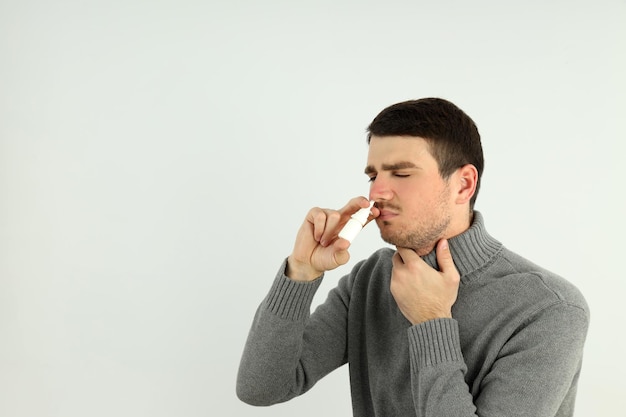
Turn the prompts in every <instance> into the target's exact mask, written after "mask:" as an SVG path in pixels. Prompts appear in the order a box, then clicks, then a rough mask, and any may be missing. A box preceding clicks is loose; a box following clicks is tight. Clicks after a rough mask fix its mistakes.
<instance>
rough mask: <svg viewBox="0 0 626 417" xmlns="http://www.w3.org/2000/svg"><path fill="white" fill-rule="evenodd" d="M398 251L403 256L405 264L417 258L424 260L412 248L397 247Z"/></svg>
mask: <svg viewBox="0 0 626 417" xmlns="http://www.w3.org/2000/svg"><path fill="white" fill-rule="evenodd" d="M396 252H397V253H398V254H399V255H400V258H402V262H403V263H405V264H408V263H411V262H415V261H417V260H420V261H421V260H422V258H420V257H419V255H418V254H417V252H415V251H414V250H413V249H411V248H403V247H396Z"/></svg>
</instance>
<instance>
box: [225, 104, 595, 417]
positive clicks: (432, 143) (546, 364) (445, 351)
mask: <svg viewBox="0 0 626 417" xmlns="http://www.w3.org/2000/svg"><path fill="white" fill-rule="evenodd" d="M368 130H369V134H368V142H369V153H368V161H367V167H366V168H365V173H366V174H367V175H368V176H369V178H370V182H371V186H370V187H371V188H370V195H369V200H373V201H374V202H375V205H374V207H373V208H372V209H371V215H370V218H369V221H372V220H375V222H376V224H377V225H378V227H379V229H380V233H381V236H382V238H383V239H384V240H385V241H386V242H388V243H390V244H392V245H395V247H396V250H395V251H394V250H392V249H390V248H384V249H380V250H379V251H377V252H375V253H374V254H372V255H371V256H370V257H369V258H368V259H366V260H364V261H361V262H360V263H358V264H357V265H356V266H355V267H354V268H353V270H352V271H351V272H350V273H349V274H348V275H346V276H345V277H343V278H342V279H341V280H340V281H339V283H338V285H337V286H336V287H335V288H334V289H333V290H332V291H331V292H330V293H329V295H328V298H327V300H326V301H325V302H324V303H323V304H322V305H320V306H319V307H318V308H317V309H316V311H315V312H314V313H313V314H310V306H311V302H312V298H313V295H314V293H315V291H316V290H317V288H318V287H319V285H320V280H321V279H322V276H323V274H324V272H325V271H328V270H331V269H334V268H336V267H338V266H340V265H343V264H345V263H346V262H347V261H348V260H349V253H348V248H349V246H350V243H349V242H348V241H346V240H345V239H342V238H338V233H339V231H340V230H341V228H342V226H343V225H344V224H345V223H346V222H347V221H348V219H349V218H350V216H351V215H352V214H353V213H355V212H356V211H357V210H359V209H360V208H362V207H367V206H368V199H366V198H364V197H357V198H354V199H352V200H350V202H349V203H348V204H347V205H346V206H345V207H343V208H342V209H340V210H329V209H320V208H313V209H311V210H310V211H309V213H308V214H307V216H306V218H305V220H304V223H303V224H302V227H301V228H300V230H299V232H298V234H297V237H296V242H295V245H294V248H293V252H292V253H291V255H290V256H289V257H288V258H287V259H286V261H285V262H284V263H283V265H282V266H281V268H280V270H279V272H278V274H277V276H276V278H275V280H274V283H273V285H272V287H271V289H270V291H269V294H268V295H267V297H266V298H265V299H264V301H263V302H262V304H261V306H260V307H259V309H258V311H257V314H256V316H255V318H254V322H253V325H252V328H251V330H250V334H249V336H248V341H247V343H246V346H245V350H244V353H243V356H242V359H241V364H240V369H239V374H238V380H237V394H238V396H239V398H241V399H242V400H243V401H245V402H248V403H250V404H254V405H270V404H274V403H278V402H283V401H287V400H289V399H290V398H293V397H295V396H297V395H300V394H302V393H304V392H306V391H307V390H308V389H310V388H311V387H312V386H313V385H314V384H315V383H316V382H317V381H318V380H319V379H320V378H322V377H323V376H325V375H327V374H328V373H329V372H331V371H332V370H334V369H336V368H337V367H339V366H341V365H343V364H345V363H348V364H349V369H350V384H351V393H352V405H353V411H354V415H355V416H384V417H389V416H442V417H452V416H476V415H478V416H481V417H487V416H529V417H531V416H532V417H541V416H559V417H560V416H571V415H572V414H573V408H574V400H575V396H576V386H577V381H578V376H579V373H580V369H581V362H582V352H583V344H584V341H585V337H586V333H587V327H588V323H589V311H588V307H587V304H586V303H585V300H584V298H583V297H582V295H581V294H580V293H579V292H578V290H577V289H576V288H575V287H574V286H573V285H572V284H570V283H568V282H567V281H565V280H564V279H563V278H561V277H559V276H557V275H555V274H553V273H551V272H549V271H547V270H545V269H543V268H541V267H539V266H537V265H534V264H533V263H531V262H530V261H528V260H526V259H524V258H522V257H520V256H519V255H516V254H515V253H513V252H511V251H509V250H508V249H507V248H505V247H504V246H503V245H502V244H501V243H500V242H499V241H497V240H496V239H494V238H493V237H492V236H491V235H490V234H488V233H487V231H486V228H485V224H484V220H483V217H482V215H481V214H480V213H479V212H478V211H474V202H475V200H476V196H477V193H478V189H479V185H480V178H481V175H482V170H483V155H482V147H481V143H480V136H479V134H478V130H477V128H476V126H475V124H474V122H473V121H472V120H471V119H470V118H469V117H468V116H467V115H466V114H465V113H464V112H463V111H461V110H460V109H459V108H457V107H456V106H455V105H454V104H452V103H450V102H448V101H446V100H442V99H436V98H428V99H421V100H414V101H408V102H403V103H398V104H395V105H393V106H390V107H388V108H386V109H384V110H383V111H382V112H381V113H380V114H379V115H378V116H376V118H375V119H374V120H373V121H372V123H371V124H370V126H369V128H368Z"/></svg>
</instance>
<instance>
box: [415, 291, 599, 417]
mask: <svg viewBox="0 0 626 417" xmlns="http://www.w3.org/2000/svg"><path fill="white" fill-rule="evenodd" d="M588 324H589V318H588V316H587V312H586V311H585V310H583V309H582V308H580V307H578V306H574V305H571V304H568V303H566V302H559V303H556V304H554V305H551V306H548V307H546V308H544V309H543V310H542V311H540V312H538V313H537V314H536V315H535V316H534V317H530V318H528V319H527V320H526V321H525V322H524V323H523V324H522V325H521V326H520V328H519V330H518V332H517V333H516V334H515V335H513V336H512V337H511V339H510V340H509V341H508V342H507V343H506V344H505V345H504V346H503V348H502V349H501V351H500V352H499V355H498V359H497V360H496V361H495V363H494V364H493V366H492V368H491V370H490V371H489V373H488V374H487V375H486V376H485V377H484V378H482V381H481V385H480V390H479V392H478V394H477V395H476V396H475V398H473V397H472V395H470V389H469V387H468V385H467V383H466V382H465V379H464V376H465V372H466V370H467V368H466V365H465V362H464V361H463V357H462V353H461V349H460V344H459V336H458V326H457V323H456V320H454V319H437V320H432V321H427V322H424V323H421V324H418V325H416V326H412V327H411V328H410V329H409V344H410V354H411V378H412V387H413V395H414V404H415V405H416V414H417V415H418V416H440V415H441V416H443V415H445V416H450V417H453V416H481V417H496V416H498V417H501V416H528V417H548V416H549V417H554V416H558V417H565V416H571V415H572V414H573V408H574V399H575V390H576V383H577V380H578V374H579V372H580V368H581V363H582V353H583V345H584V341H585V337H586V332H587V327H588Z"/></svg>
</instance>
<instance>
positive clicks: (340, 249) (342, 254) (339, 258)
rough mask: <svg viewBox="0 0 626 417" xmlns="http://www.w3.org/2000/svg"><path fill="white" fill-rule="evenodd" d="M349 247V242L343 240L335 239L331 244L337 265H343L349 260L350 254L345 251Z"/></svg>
mask: <svg viewBox="0 0 626 417" xmlns="http://www.w3.org/2000/svg"><path fill="white" fill-rule="evenodd" d="M349 246H350V242H348V241H347V240H345V239H337V240H336V241H335V242H334V243H333V249H335V252H334V254H333V257H334V259H335V263H336V264H337V265H345V264H347V263H348V261H349V260H350V253H349V252H348V250H347V249H348V247H349Z"/></svg>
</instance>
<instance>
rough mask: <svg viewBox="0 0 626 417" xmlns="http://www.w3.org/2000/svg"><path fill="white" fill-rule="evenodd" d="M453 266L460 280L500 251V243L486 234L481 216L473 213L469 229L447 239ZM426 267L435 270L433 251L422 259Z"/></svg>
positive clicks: (435, 255) (476, 212) (434, 254)
mask: <svg viewBox="0 0 626 417" xmlns="http://www.w3.org/2000/svg"><path fill="white" fill-rule="evenodd" d="M448 245H449V246H450V252H451V253H452V259H454V264H455V266H456V268H457V269H458V270H459V273H460V274H461V278H463V277H465V276H467V275H469V274H471V273H472V272H474V271H477V270H479V269H480V268H482V267H483V266H485V265H486V264H487V263H489V262H490V261H491V259H492V258H493V257H494V256H495V255H497V254H498V253H499V252H500V251H501V250H502V243H500V242H499V241H497V240H496V239H494V238H493V237H491V236H490V235H489V233H487V230H486V229H485V224H484V221H483V216H482V215H481V214H480V213H479V212H478V211H474V220H473V222H472V225H471V226H470V228H469V229H467V230H466V231H465V232H463V233H461V234H460V235H458V236H455V237H453V238H450V239H448ZM422 259H424V261H426V263H427V264H428V265H430V266H431V267H433V268H437V269H438V266H437V254H436V253H435V251H434V250H433V251H432V252H430V253H429V254H427V255H425V256H423V257H422Z"/></svg>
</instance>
